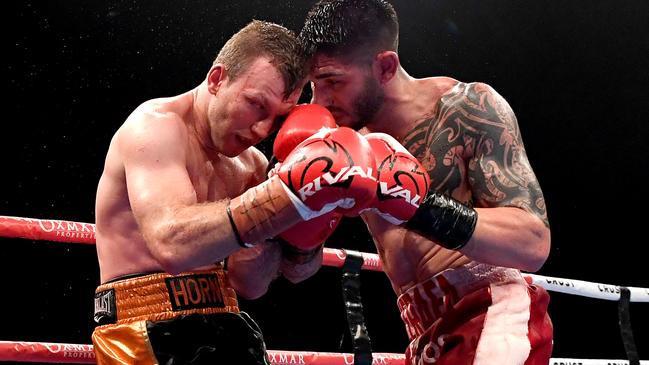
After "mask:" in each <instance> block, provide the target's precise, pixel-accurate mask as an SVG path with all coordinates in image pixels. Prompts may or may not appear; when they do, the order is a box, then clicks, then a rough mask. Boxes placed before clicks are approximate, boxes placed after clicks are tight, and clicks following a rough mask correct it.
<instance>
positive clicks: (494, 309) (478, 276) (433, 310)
mask: <svg viewBox="0 0 649 365" xmlns="http://www.w3.org/2000/svg"><path fill="white" fill-rule="evenodd" d="M549 300H550V296H549V295H548V293H547V291H545V289H543V288H541V287H538V286H535V285H532V284H531V282H529V283H528V282H527V281H526V280H525V279H524V278H523V276H522V275H521V273H520V272H519V271H518V270H515V269H507V268H502V267H496V266H491V265H485V264H478V263H469V264H467V265H465V266H463V267H460V268H456V269H449V270H445V271H443V272H441V273H439V274H437V275H435V276H434V277H432V278H430V279H428V280H426V281H423V282H421V283H419V284H417V285H415V286H413V287H412V288H410V289H408V290H407V291H406V292H404V293H403V294H402V295H400V296H399V298H398V300H397V304H398V305H399V309H400V310H401V319H403V321H404V323H405V324H406V330H407V332H408V336H409V338H410V340H411V342H410V345H409V346H408V349H407V350H406V362H405V363H406V364H407V365H415V364H417V365H421V364H436V365H448V364H453V365H469V364H473V365H482V364H489V365H492V364H499V365H515V364H516V365H523V364H524V365H547V364H548V362H549V359H550V355H551V353H552V322H551V321H550V317H549V316H548V313H547V307H548V302H549Z"/></svg>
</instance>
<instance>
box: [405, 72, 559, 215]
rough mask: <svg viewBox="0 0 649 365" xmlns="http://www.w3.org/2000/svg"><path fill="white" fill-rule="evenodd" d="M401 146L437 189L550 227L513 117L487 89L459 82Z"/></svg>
mask: <svg viewBox="0 0 649 365" xmlns="http://www.w3.org/2000/svg"><path fill="white" fill-rule="evenodd" d="M403 144H404V146H406V148H408V149H409V150H410V152H412V153H413V155H415V156H416V157H417V158H419V160H420V161H421V162H422V164H423V165H424V167H425V168H426V169H427V170H428V173H429V175H430V177H431V183H432V185H431V186H432V187H434V188H435V189H437V190H438V191H440V192H444V193H446V194H449V195H451V196H453V197H455V198H456V199H458V200H460V201H463V202H465V203H467V204H472V205H474V206H477V207H499V206H513V207H519V208H522V209H524V210H526V211H529V212H531V213H533V214H535V215H537V216H538V217H539V218H541V220H543V222H544V223H545V224H546V225H549V223H548V219H547V212H546V208H545V200H544V198H543V193H542V191H541V188H540V186H539V183H538V181H537V179H536V176H535V175H534V171H533V170H532V167H531V166H530V164H529V161H528V159H527V154H526V152H525V148H524V146H523V141H522V138H521V134H520V130H519V128H518V122H517V120H516V116H515V115H514V112H513V111H512V110H511V108H510V107H509V104H508V103H507V101H505V99H504V98H503V97H502V96H500V95H499V94H498V93H497V92H496V91H495V90H493V89H492V88H491V87H489V86H488V85H486V84H482V83H472V84H463V83H460V84H458V85H457V86H456V87H455V88H454V90H453V91H452V92H450V93H448V94H446V95H444V96H443V97H442V99H441V100H440V101H439V103H438V104H437V106H436V108H435V110H434V111H433V113H431V115H429V116H428V117H426V118H424V119H423V120H422V121H420V122H419V123H417V125H416V127H415V128H414V129H413V130H412V131H410V132H409V134H408V135H407V136H406V137H405V138H404V141H403Z"/></svg>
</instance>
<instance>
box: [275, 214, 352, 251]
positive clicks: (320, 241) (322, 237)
mask: <svg viewBox="0 0 649 365" xmlns="http://www.w3.org/2000/svg"><path fill="white" fill-rule="evenodd" d="M341 219H342V214H340V213H338V212H336V211H333V212H329V213H327V214H324V215H321V216H319V217H316V218H313V219H311V220H308V221H304V222H300V223H297V224H296V225H294V226H293V227H291V228H289V229H287V230H286V231H284V232H282V233H280V234H279V241H280V243H281V245H282V253H283V255H284V257H285V258H286V259H288V260H289V261H291V262H294V263H297V264H303V263H305V262H307V261H310V260H311V259H313V257H314V256H315V255H316V254H317V253H318V251H319V250H320V248H321V247H322V246H323V245H324V243H325V241H326V240H327V238H329V236H330V235H331V234H332V233H333V232H334V230H335V229H336V227H337V226H338V223H340V220H341Z"/></svg>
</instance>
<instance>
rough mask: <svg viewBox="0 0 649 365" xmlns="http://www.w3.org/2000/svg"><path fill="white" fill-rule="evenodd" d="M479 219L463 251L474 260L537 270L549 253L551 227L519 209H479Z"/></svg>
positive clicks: (531, 270) (526, 269)
mask: <svg viewBox="0 0 649 365" xmlns="http://www.w3.org/2000/svg"><path fill="white" fill-rule="evenodd" d="M476 211H477V213H478V221H477V224H476V227H475V231H474V232H473V235H472V237H471V239H470V240H469V242H468V243H467V244H466V246H464V247H463V248H462V249H461V250H460V252H462V253H463V254H465V255H467V256H468V257H470V258H471V259H473V260H476V261H480V262H485V263H489V264H493V265H498V266H505V267H512V268H517V269H520V270H523V271H529V272H534V271H537V270H538V269H540V268H541V266H542V265H543V263H544V262H545V260H546V259H547V257H548V255H549V252H550V229H549V228H548V227H547V226H546V225H545V224H544V223H543V221H542V220H541V219H539V218H538V217H537V216H535V215H533V214H531V213H529V212H526V211H524V210H522V209H519V208H513V207H499V208H476Z"/></svg>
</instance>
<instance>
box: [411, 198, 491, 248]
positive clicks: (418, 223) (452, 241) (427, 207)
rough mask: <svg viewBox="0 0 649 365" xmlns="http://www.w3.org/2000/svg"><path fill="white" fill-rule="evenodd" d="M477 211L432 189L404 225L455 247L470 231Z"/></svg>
mask: <svg viewBox="0 0 649 365" xmlns="http://www.w3.org/2000/svg"><path fill="white" fill-rule="evenodd" d="M477 221H478V214H477V213H476V211H475V209H473V208H471V207H468V206H466V205H464V204H462V203H460V202H459V201H457V200H455V199H453V198H451V197H449V196H446V195H444V194H440V193H437V192H434V191H429V192H428V194H427V195H426V197H425V198H424V200H423V201H422V202H421V204H420V205H419V208H417V211H416V212H415V215H414V216H413V217H412V218H410V220H409V221H408V222H407V223H406V224H405V226H406V227H407V228H408V229H410V230H412V231H414V232H417V233H419V234H420V235H422V236H424V237H426V238H428V239H430V240H432V241H434V242H435V243H437V244H439V245H440V246H443V247H445V248H448V249H450V250H459V249H461V248H462V247H464V245H466V243H467V242H469V239H470V238H471V236H472V235H473V231H474V230H475V224H476V222H477Z"/></svg>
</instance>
